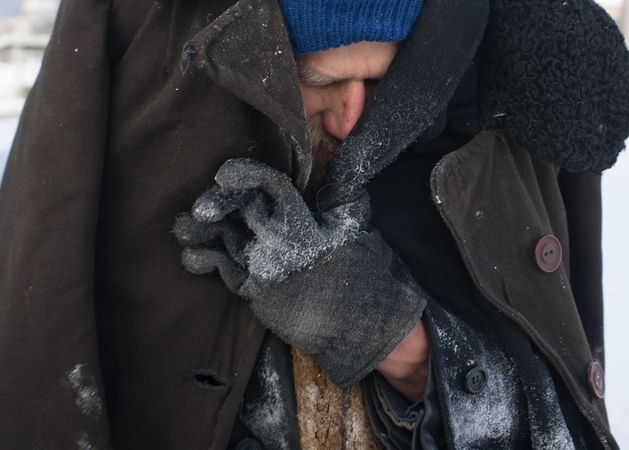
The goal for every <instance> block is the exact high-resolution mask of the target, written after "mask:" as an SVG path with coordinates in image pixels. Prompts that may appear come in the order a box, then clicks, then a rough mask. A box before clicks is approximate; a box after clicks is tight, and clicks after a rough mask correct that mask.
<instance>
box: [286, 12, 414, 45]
mask: <svg viewBox="0 0 629 450" xmlns="http://www.w3.org/2000/svg"><path fill="white" fill-rule="evenodd" d="M279 3H280V7H281V8H282V12H283V13H284V21H285V22H286V28H287V30H288V37H289V38H290V43H291V45H292V47H293V53H294V54H295V55H299V54H301V53H309V52H317V51H320V50H327V49H329V48H334V47H340V46H341V45H349V44H352V43H354V42H361V41H376V42H394V41H402V40H404V39H406V37H407V36H408V34H409V33H410V31H411V28H412V26H413V24H414V23H415V20H416V19H417V16H419V12H420V11H421V8H422V4H423V0H279Z"/></svg>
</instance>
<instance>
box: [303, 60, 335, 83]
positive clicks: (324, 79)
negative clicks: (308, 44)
mask: <svg viewBox="0 0 629 450" xmlns="http://www.w3.org/2000/svg"><path fill="white" fill-rule="evenodd" d="M297 74H298V75H299V82H300V83H302V84H305V85H307V86H327V85H329V84H334V83H336V82H337V81H339V80H337V79H336V78H333V77H328V76H326V75H322V74H320V73H319V72H316V71H315V70H314V69H313V68H312V67H310V66H309V65H307V64H305V63H304V62H303V61H299V60H297Z"/></svg>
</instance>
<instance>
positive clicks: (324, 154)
mask: <svg viewBox="0 0 629 450" xmlns="http://www.w3.org/2000/svg"><path fill="white" fill-rule="evenodd" d="M308 131H309V133H310V142H311V143H312V158H313V161H312V166H313V170H314V171H317V172H319V171H321V172H323V173H325V171H326V169H327V168H328V165H329V164H330V161H331V160H332V157H333V156H334V153H336V151H337V150H338V148H339V147H340V146H341V144H342V142H341V141H339V140H338V139H336V138H335V137H334V136H332V135H330V134H329V133H328V132H326V131H325V130H324V129H323V127H322V126H321V125H309V126H308ZM322 176H323V175H321V177H322Z"/></svg>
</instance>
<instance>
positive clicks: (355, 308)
mask: <svg viewBox="0 0 629 450" xmlns="http://www.w3.org/2000/svg"><path fill="white" fill-rule="evenodd" d="M216 182H217V185H216V186H215V187H214V188H212V189H210V190H209V191H208V192H206V193H205V194H203V195H202V196H201V197H199V199H198V200H197V201H196V203H195V205H194V207H193V211H192V214H181V215H180V216H179V217H178V218H177V221H176V224H175V228H174V232H175V234H176V236H177V238H178V239H179V242H180V243H181V244H182V245H183V246H184V247H185V248H184V251H183V256H182V261H183V264H184V266H185V267H186V269H188V270H189V271H190V272H192V273H196V274H205V273H210V272H213V271H215V270H216V269H218V271H219V272H220V275H221V278H222V279H223V281H224V282H225V283H226V285H227V287H228V288H229V289H230V290H231V291H233V292H234V293H237V294H239V295H240V296H242V297H244V298H246V299H248V300H250V307H251V309H252V310H253V312H254V313H255V314H256V316H257V317H258V318H259V320H260V321H261V322H262V323H263V324H264V325H265V326H266V327H268V328H269V329H271V330H272V331H274V332H275V333H276V334H277V335H278V336H279V337H280V338H282V339H283V340H284V341H285V342H287V343H289V344H291V345H294V346H296V347H297V348H299V349H301V350H303V351H305V352H307V353H311V354H313V355H314V356H315V358H316V359H317V361H318V363H319V364H320V366H321V367H322V368H323V369H324V370H325V371H326V372H327V373H328V374H329V376H330V377H331V379H332V380H333V381H334V382H335V383H336V384H337V385H339V386H340V387H342V388H343V387H347V386H350V385H351V384H353V383H355V382H356V381H358V380H360V379H361V378H363V377H364V376H365V375H367V374H368V373H369V372H370V371H371V370H373V369H374V367H375V366H376V365H377V364H378V363H379V362H380V361H382V360H383V359H384V358H385V357H386V356H387V355H388V354H389V353H390V352H391V351H392V350H393V349H394V348H395V347H396V346H397V345H398V344H399V343H400V342H401V341H402V340H403V339H404V338H405V337H406V335H407V334H408V333H409V332H410V331H411V329H412V328H413V327H414V326H415V325H416V324H417V321H418V320H419V318H420V317H421V314H422V311H423V309H424V307H425V305H426V298H427V295H428V294H426V293H425V292H424V291H423V290H422V289H421V288H420V287H419V285H418V284H417V283H416V282H415V281H414V280H413V278H412V277H411V275H410V272H409V271H408V269H407V268H406V266H404V264H403V263H402V262H401V261H400V259H399V258H398V257H397V256H396V255H395V254H394V253H393V252H392V251H391V249H390V248H389V247H388V245H387V244H386V243H385V241H384V240H383V239H382V237H381V236H380V234H379V233H378V232H377V231H376V230H373V229H369V228H368V222H369V217H370V207H369V197H368V195H367V193H366V191H365V190H364V189H362V188H361V189H359V190H355V192H356V195H353V196H352V200H351V201H347V202H345V203H343V204H341V205H337V206H334V207H331V208H329V209H327V210H326V211H322V212H319V213H317V214H316V215H314V214H313V213H312V212H311V211H310V210H309V209H308V207H307V205H306V204H305V203H304V201H303V199H302V197H301V195H300V193H299V191H297V189H296V188H295V187H294V186H293V185H292V183H291V180H290V178H289V177H288V176H286V175H285V174H284V173H282V172H279V171H277V170H275V169H273V168H271V167H269V166H267V165H265V164H262V163H260V162H257V161H254V160H250V159H233V160H229V161H227V162H226V163H225V164H224V165H223V166H222V167H221V168H220V169H219V171H218V173H217V174H216Z"/></svg>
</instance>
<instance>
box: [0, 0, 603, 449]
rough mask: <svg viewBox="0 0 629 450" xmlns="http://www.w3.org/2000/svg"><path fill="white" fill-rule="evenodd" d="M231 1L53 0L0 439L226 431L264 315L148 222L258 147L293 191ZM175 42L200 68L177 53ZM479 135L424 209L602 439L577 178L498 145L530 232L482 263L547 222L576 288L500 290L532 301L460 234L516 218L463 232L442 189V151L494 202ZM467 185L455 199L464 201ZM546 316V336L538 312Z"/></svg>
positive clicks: (520, 258) (22, 168)
mask: <svg viewBox="0 0 629 450" xmlns="http://www.w3.org/2000/svg"><path fill="white" fill-rule="evenodd" d="M232 3H233V0H226V1H213V2H210V1H198V2H197V1H192V0H191V1H182V2H174V4H173V5H171V6H168V7H161V6H160V5H159V4H157V3H154V2H153V1H152V0H138V1H122V0H113V1H111V0H89V1H76V0H68V1H65V2H63V3H62V5H61V10H60V12H59V16H58V22H57V26H56V28H55V31H54V34H53V36H52V40H51V43H50V46H49V48H48V50H47V53H46V57H45V60H44V65H43V68H42V73H41V75H40V77H39V79H38V81H37V83H36V85H35V87H34V88H33V91H32V93H31V95H30V96H29V99H28V101H27V105H26V108H25V110H24V114H23V117H22V120H21V125H20V128H19V130H18V134H17V137H16V141H15V145H14V148H13V151H12V153H11V156H10V159H9V162H8V165H7V170H6V174H5V177H4V180H3V184H2V190H1V191H0V214H1V215H0V380H1V381H2V383H1V384H0V405H2V407H1V408H0V442H1V444H0V446H2V447H3V448H11V449H20V448H24V449H32V448H59V449H68V448H76V447H78V448H99V449H104V448H111V447H113V448H147V449H148V448H173V449H183V448H185V449H196V448H199V449H206V448H210V449H221V448H224V447H225V445H226V444H227V441H228V439H229V434H230V431H231V427H232V423H233V420H234V418H235V415H236V411H237V408H238V406H239V402H240V398H241V396H242V394H243V391H244V389H245V386H246V384H247V380H248V378H249V373H250V371H251V369H252V366H253V364H254V361H255V358H256V355H257V353H258V349H259V345H260V343H261V340H262V337H263V335H264V328H263V327H262V325H261V324H260V323H259V322H258V321H257V320H256V319H255V317H254V316H253V314H252V313H251V311H250V310H249V309H248V308H247V306H246V304H245V302H244V301H243V300H242V299H240V298H238V297H236V296H234V295H233V294H231V293H230V292H229V291H228V290H227V289H226V288H225V286H224V285H223V284H222V282H221V280H220V278H219V277H218V276H208V277H199V276H194V275H190V274H188V273H186V272H185V271H184V270H183V268H182V267H181V265H180V263H179V255H180V251H181V249H180V247H179V245H178V244H177V242H176V239H175V238H174V236H173V235H172V234H171V232H170V230H171V227H172V225H173V221H174V217H175V216H176V214H177V213H179V212H182V211H187V210H189V209H190V206H191V204H192V203H193V201H194V200H195V199H196V197H197V196H198V195H199V194H201V193H202V192H203V191H204V190H206V189H207V188H208V187H209V186H211V185H212V183H213V175H214V173H215V172H216V170H217V169H218V167H220V165H221V164H222V163H223V162H225V160H227V159H229V158H234V157H241V156H247V157H253V158H256V159H259V160H262V161H264V162H266V163H269V164H271V165H273V166H274V167H277V168H279V169H281V170H284V171H286V172H287V173H290V174H291V175H292V176H293V178H294V180H295V183H296V184H297V185H298V186H299V187H303V186H304V184H305V181H306V178H307V176H308V173H309V171H310V156H309V153H308V152H309V150H308V143H307V137H306V136H307V134H306V128H305V119H304V116H303V107H302V105H301V100H300V96H299V87H298V82H297V75H296V72H295V69H294V63H293V59H292V53H291V49H290V45H289V43H288V39H287V37H286V35H285V31H284V28H283V26H282V25H281V23H282V20H281V12H280V11H279V9H278V7H277V4H276V3H275V2H268V1H265V0H243V1H241V2H239V3H238V4H237V5H236V6H235V7H234V9H233V10H231V11H230V12H229V13H227V14H225V15H222V16H221V14H222V13H223V12H224V11H225V10H226V9H227V8H229V7H231V6H232ZM217 18H218V19H217ZM195 36H196V37H195ZM192 39H194V40H195V47H194V48H195V49H196V51H198V52H200V53H202V55H201V56H200V57H201V59H203V60H204V61H205V64H206V66H205V67H203V69H204V70H200V69H199V68H198V66H196V65H195V64H190V65H188V60H187V58H183V60H182V57H181V56H182V53H181V52H182V49H183V48H184V44H185V43H186V42H187V41H189V40H192ZM243 48H246V49H247V51H246V52H244V51H241V50H242V49H243ZM206 52H208V53H206ZM206 54H208V58H207V59H204V58H205V55H206ZM197 56H198V55H197ZM252 68H255V70H253V69H252ZM260 68H262V69H260ZM204 71H205V72H207V73H204ZM184 73H185V74H184ZM208 73H209V75H210V76H208ZM278 73H280V74H282V76H277V74H278ZM252 106H253V107H252ZM481 143H482V145H479V147H478V149H475V150H473V151H472V152H471V153H469V152H468V153H465V154H461V155H459V154H453V155H452V156H451V157H449V158H448V160H447V161H444V163H443V164H442V165H441V167H442V171H441V172H440V174H438V177H439V176H440V177H441V179H444V180H448V181H447V182H445V181H443V182H441V181H439V179H436V181H435V183H436V187H435V190H436V191H435V192H436V195H438V196H439V197H440V198H441V199H442V211H443V214H444V217H445V218H446V220H447V221H448V223H449V224H450V225H451V226H452V228H453V229H454V230H455V236H456V237H457V239H458V241H459V242H460V243H462V244H461V250H462V252H463V254H464V257H468V258H467V262H468V264H469V267H470V270H471V272H472V274H473V277H474V278H475V280H476V281H477V282H478V283H479V285H480V288H481V290H482V291H483V292H484V293H485V294H486V295H487V296H488V298H489V299H490V301H492V302H494V303H495V304H496V305H498V306H499V307H500V308H502V309H503V310H504V311H506V312H508V313H513V314H512V315H513V317H514V319H515V320H516V321H517V322H518V323H519V324H521V325H522V326H523V327H524V329H525V330H526V331H527V333H528V334H529V335H530V336H531V337H532V339H533V340H534V341H535V342H536V343H537V344H538V345H539V347H540V349H541V351H542V352H543V353H544V354H545V355H546V356H547V357H548V358H549V360H550V361H551V364H552V365H553V366H554V367H555V368H556V369H557V370H559V371H560V373H561V375H562V376H563V378H564V379H565V380H566V382H567V384H568V386H569V388H570V390H571V392H572V394H573V396H574V397H575V400H576V401H577V402H578V404H579V406H580V407H581V409H582V410H583V411H584V412H585V413H586V414H587V415H588V417H589V418H590V419H591V422H592V423H593V424H594V425H595V426H596V427H597V428H598V429H599V430H600V433H601V436H603V437H605V439H607V440H608V443H609V445H610V447H612V448H615V444H614V443H613V438H611V436H610V434H609V430H608V428H607V424H606V418H605V413H604V406H603V402H602V401H600V400H593V399H592V398H591V397H589V396H588V393H587V392H588V391H587V380H586V378H585V370H586V369H587V364H588V363H589V362H590V361H591V360H593V359H599V360H602V326H601V323H602V316H601V310H602V307H601V290H600V263H601V261H600V198H599V177H597V176H595V175H589V174H586V175H575V176H569V177H567V178H566V179H565V180H563V183H562V186H563V191H561V192H560V191H559V190H558V184H557V171H556V170H555V168H554V167H552V166H548V165H540V164H537V163H535V162H534V161H532V160H531V159H530V157H528V155H526V154H525V153H522V152H516V153H515V155H516V160H514V161H515V162H514V164H515V166H513V167H511V168H512V169H513V170H514V171H515V172H517V173H519V174H521V176H522V178H521V180H522V184H521V185H519V186H518V188H521V189H523V191H522V192H529V190H532V192H535V198H534V199H533V203H532V208H531V210H530V211H527V212H526V213H527V214H531V216H530V218H531V220H532V221H533V222H534V223H535V226H536V228H535V229H534V230H533V231H534V232H535V233H533V231H531V233H529V234H525V235H523V236H521V239H522V241H521V242H519V243H518V246H516V248H515V249H504V251H507V252H512V253H509V254H505V253H503V252H499V253H498V254H496V255H495V257H496V258H497V261H502V260H504V259H505V258H514V260H515V261H516V262H515V263H514V265H515V266H518V267H522V266H525V267H527V268H529V267H530V255H529V253H528V246H529V245H530V243H531V242H530V241H531V240H532V239H534V237H535V236H537V234H539V233H544V234H547V233H549V232H552V233H553V234H555V235H556V236H558V237H559V238H560V240H561V242H562V244H563V245H564V251H565V255H566V257H565V258H564V262H565V265H564V267H563V268H562V271H561V272H560V274H561V275H562V276H563V277H564V281H566V282H567V281H568V280H570V279H571V278H570V277H571V276H572V278H573V279H574V280H576V281H573V282H572V292H573V293H574V299H575V301H576V308H575V303H574V301H573V299H572V296H570V291H569V290H568V291H562V290H561V289H560V288H559V287H558V286H559V285H557V284H556V283H555V282H556V281H557V280H556V279H555V278H557V277H558V276H559V275H556V276H555V278H553V280H554V281H553V283H554V284H552V285H550V286H549V285H548V283H547V282H546V279H544V278H542V275H538V274H532V275H531V277H530V278H523V277H522V276H521V275H522V274H521V272H519V271H518V276H517V277H516V278H517V280H518V281H517V289H520V288H524V287H525V288H526V289H524V290H523V291H522V293H524V292H528V291H529V290H530V289H533V290H534V292H535V295H534V296H532V297H531V296H524V295H522V294H517V295H515V296H512V291H511V289H510V288H509V289H506V287H508V286H507V285H504V284H501V282H502V281H501V280H500V279H495V278H494V276H493V275H492V274H493V272H492V273H487V271H486V270H485V268H484V267H483V266H482V265H480V263H478V261H475V259H474V255H478V254H479V252H478V249H477V248H475V247H474V246H475V245H476V246H478V245H482V243H483V242H484V239H486V237H487V236H486V235H487V234H489V235H493V233H497V232H499V231H500V229H503V230H508V226H509V225H510V224H513V222H515V223H521V221H522V220H525V218H524V217H520V216H518V215H517V214H524V211H523V210H521V209H520V208H513V211H512V212H513V214H516V215H515V216H510V215H505V218H506V219H507V220H506V222H502V221H501V222H499V225H500V227H499V228H500V229H498V228H496V227H487V228H486V229H484V230H483V231H482V233H481V234H479V235H477V236H474V235H473V233H474V232H473V231H471V230H473V229H472V228H469V227H468V225H469V223H468V222H469V221H470V220H473V219H471V218H469V217H466V216H464V215H463V214H461V211H460V210H458V209H457V208H455V207H451V206H450V205H451V204H450V203H449V202H448V201H447V198H448V196H449V195H452V193H449V192H450V191H448V189H452V192H456V190H457V189H458V188H459V187H461V186H458V185H456V184H451V183H450V181H449V180H450V179H451V178H452V174H453V173H455V172H456V171H457V170H460V168H461V167H462V166H461V165H460V163H461V162H460V161H458V160H457V159H458V158H464V159H469V161H467V160H466V161H465V171H466V173H467V175H468V176H469V175H470V174H476V172H479V173H478V176H479V177H482V180H483V181H484V182H486V184H483V183H480V184H479V189H481V190H482V191H483V195H486V196H487V198H488V199H495V201H496V202H497V203H496V204H497V205H503V202H502V200H504V199H502V198H500V197H496V196H495V195H496V193H497V191H496V190H495V189H493V188H492V186H493V183H494V182H497V183H506V182H510V181H511V180H512V176H513V174H512V173H511V172H504V171H498V170H496V171H493V170H492V169H493V168H492V167H487V166H484V165H483V166H481V165H480V164H478V162H477V163H476V164H475V162H474V160H475V156H474V155H475V152H479V153H483V152H487V151H490V150H491V149H493V148H495V147H498V148H500V149H501V151H502V150H504V151H507V150H506V149H505V148H506V147H508V146H507V144H506V141H505V140H503V139H502V138H501V137H500V135H493V134H492V135H490V136H488V137H485V138H483V140H481ZM505 146H506V147H505ZM477 161H480V159H479V160H477ZM509 161H511V160H508V161H506V163H509ZM457 167H458V168H459V169H457ZM480 172H482V173H480ZM461 180H463V178H461ZM444 189H445V190H446V191H444V192H443V193H442V190H444ZM480 198H482V197H481V196H477V195H473V196H471V197H470V198H469V199H463V198H461V199H460V201H464V202H466V206H468V207H471V208H474V207H475V206H476V205H475V202H477V201H479V200H478V199H480ZM452 205H454V203H452ZM527 217H529V216H527ZM457 230H458V232H457ZM569 231H570V233H569ZM470 233H472V234H470ZM534 234H535V236H534ZM477 238H478V240H477ZM468 245H469V246H468ZM510 261H511V260H510ZM568 261H569V263H568ZM499 264H500V263H499ZM501 265H502V264H501ZM514 270H515V269H514ZM503 274H504V273H503ZM513 288H514V289H516V286H514V287H513ZM539 305H543V307H541V308H540V307H539ZM551 309H552V310H553V311H555V313H556V314H557V315H559V317H562V318H564V320H565V327H564V328H561V327H560V328H561V329H559V330H558V328H557V327H558V325H557V320H549V317H550V316H549V311H550V310H551ZM578 313H580V314H581V316H580V317H579V314H578ZM580 319H581V320H580ZM582 323H583V325H581V324H582ZM582 327H584V328H585V331H586V332H587V333H588V337H589V338H590V345H588V342H587V341H586V340H585V334H584V333H583V329H582ZM560 337H564V338H567V341H566V342H564V341H561V343H559V342H557V339H559V338H560ZM560 344H561V345H560ZM90 445H91V446H93V447H90Z"/></svg>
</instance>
